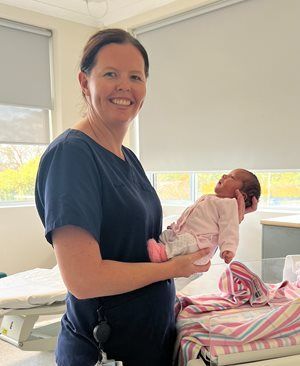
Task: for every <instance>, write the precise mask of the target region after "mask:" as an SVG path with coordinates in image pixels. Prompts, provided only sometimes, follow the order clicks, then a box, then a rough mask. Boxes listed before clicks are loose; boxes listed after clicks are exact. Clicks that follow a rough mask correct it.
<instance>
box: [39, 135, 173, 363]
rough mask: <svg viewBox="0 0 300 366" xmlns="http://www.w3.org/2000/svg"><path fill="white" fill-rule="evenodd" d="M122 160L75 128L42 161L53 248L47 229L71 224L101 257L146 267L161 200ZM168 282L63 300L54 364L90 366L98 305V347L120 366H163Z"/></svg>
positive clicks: (169, 346)
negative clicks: (106, 334) (102, 334)
mask: <svg viewBox="0 0 300 366" xmlns="http://www.w3.org/2000/svg"><path fill="white" fill-rule="evenodd" d="M122 149H123V153H124V156H125V161H124V160H122V159H120V158H119V157H117V156H116V155H115V154H113V153H111V152H110V151H108V150H106V149H105V148H103V147H102V146H100V145H99V144H97V143H96V142H95V141H94V140H93V139H91V138H90V137H89V136H87V135H86V134H84V133H83V132H81V131H78V130H73V129H69V130H67V131H65V132H64V133H63V134H61V135H60V136H59V137H58V138H56V139H55V140H54V141H53V142H52V143H51V144H50V145H49V147H48V148H47V150H46V152H45V153H44V155H43V156H42V159H41V162H40V166H39V171H38V175H37V181H36V192H35V195H36V206H37V209H38V212H39V215H40V218H41V220H42V222H43V224H44V226H45V235H46V238H47V240H48V241H49V243H51V244H52V232H53V230H55V229H57V228H59V227H62V226H65V225H75V226H79V227H81V228H83V229H85V230H87V231H88V232H89V233H90V234H91V235H93V237H94V238H95V239H96V240H97V242H98V243H100V247H101V255H102V258H103V259H112V260H117V261H122V262H149V256H148V254H147V248H146V242H147V240H148V239H149V238H155V239H158V237H159V234H160V232H161V221H162V209H161V205H160V201H159V199H158V197H157V194H156V192H155V190H154V189H153V187H152V186H151V184H150V182H149V180H148V179H147V177H146V175H145V172H144V170H143V168H142V166H141V164H140V162H139V161H138V159H137V158H136V156H135V155H134V153H133V152H132V151H131V150H129V149H128V148H126V147H124V146H123V147H122ZM174 299H175V290H174V283H173V281H172V280H167V281H160V282H156V283H154V284H151V285H149V286H146V287H144V288H142V289H138V290H135V291H131V292H128V293H125V294H120V295H115V296H107V297H101V298H92V299H86V300H78V299H77V298H76V297H74V296H73V295H72V294H71V293H68V296H67V312H66V314H65V315H64V316H63V319H62V330H61V332H60V335H59V340H58V346H57V350H56V360H57V364H58V366H89V365H91V366H94V364H95V363H96V361H97V355H98V352H97V347H96V343H95V341H94V339H93V328H94V327H95V326H96V325H97V323H98V321H97V309H98V308H99V307H101V306H102V307H103V310H104V313H105V316H106V317H107V320H108V323H109V324H110V326H111V328H112V333H111V337H110V338H109V340H108V341H107V342H106V344H105V346H104V349H105V351H106V352H107V354H108V357H109V358H114V359H116V360H121V361H123V363H124V366H141V365H143V366H148V365H149V366H154V365H155V366H169V365H171V359H172V351H173V345H174V340H175V336H176V331H175V318H174Z"/></svg>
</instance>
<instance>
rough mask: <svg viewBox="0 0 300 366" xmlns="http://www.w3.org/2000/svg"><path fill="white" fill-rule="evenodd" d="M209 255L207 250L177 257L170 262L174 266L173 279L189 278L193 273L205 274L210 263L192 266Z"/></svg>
mask: <svg viewBox="0 0 300 366" xmlns="http://www.w3.org/2000/svg"><path fill="white" fill-rule="evenodd" d="M209 253H210V249H209V248H205V249H200V250H198V251H197V252H195V253H192V254H185V255H179V256H178V257H174V258H172V259H171V260H170V263H171V264H172V265H173V266H174V275H173V277H189V276H191V275H192V274H194V273H199V272H207V271H208V270H209V267H210V261H209V262H208V263H206V264H204V265H196V264H194V263H195V262H196V261H197V260H199V259H201V258H203V257H205V256H206V255H207V254H209Z"/></svg>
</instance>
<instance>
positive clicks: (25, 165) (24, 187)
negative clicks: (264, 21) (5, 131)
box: [0, 144, 45, 205]
mask: <svg viewBox="0 0 300 366" xmlns="http://www.w3.org/2000/svg"><path fill="white" fill-rule="evenodd" d="M44 150H45V146H35V145H7V144H1V145H0V202H1V205H7V204H11V203H21V202H33V201H34V184H35V177H36V172H37V168H38V164H39V160H40V157H41V155H42V153H43V152H44Z"/></svg>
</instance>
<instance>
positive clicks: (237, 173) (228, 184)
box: [215, 169, 245, 198]
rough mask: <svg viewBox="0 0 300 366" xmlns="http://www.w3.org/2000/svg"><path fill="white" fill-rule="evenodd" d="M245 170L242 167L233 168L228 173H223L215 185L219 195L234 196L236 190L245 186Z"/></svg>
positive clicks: (223, 196) (224, 196)
mask: <svg viewBox="0 0 300 366" xmlns="http://www.w3.org/2000/svg"><path fill="white" fill-rule="evenodd" d="M244 180H245V172H244V171H243V170H241V169H235V170H232V171H231V172H230V173H228V174H223V175H222V178H221V179H220V180H219V182H218V183H217V185H216V186H215V193H216V195H217V196H218V197H222V198H233V197H235V191H236V190H237V189H241V188H242V187H243V182H244Z"/></svg>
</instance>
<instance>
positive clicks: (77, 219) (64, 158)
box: [38, 142, 102, 244]
mask: <svg viewBox="0 0 300 366" xmlns="http://www.w3.org/2000/svg"><path fill="white" fill-rule="evenodd" d="M41 177H43V179H40V180H41V181H42V184H39V194H40V198H41V201H44V210H45V236H46V239H47V240H48V242H49V243H51V244H53V243H52V232H53V230H55V229H57V228H59V227H62V226H65V225H74V226H78V227H81V228H83V229H85V230H87V231H88V232H89V233H90V234H91V235H92V236H93V237H94V238H95V239H96V240H97V242H98V243H99V242H100V227H101V220H102V206H101V179H100V176H99V174H98V171H97V168H96V165H95V162H94V159H93V154H92V152H91V151H90V150H89V149H88V148H86V147H85V146H84V145H83V146H81V144H76V143H72V142H64V143H61V144H59V145H57V146H56V147H54V148H53V150H51V151H50V152H48V156H47V155H46V156H45V159H44V160H43V161H42V163H41V167H40V172H39V176H38V179H39V178H41Z"/></svg>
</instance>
